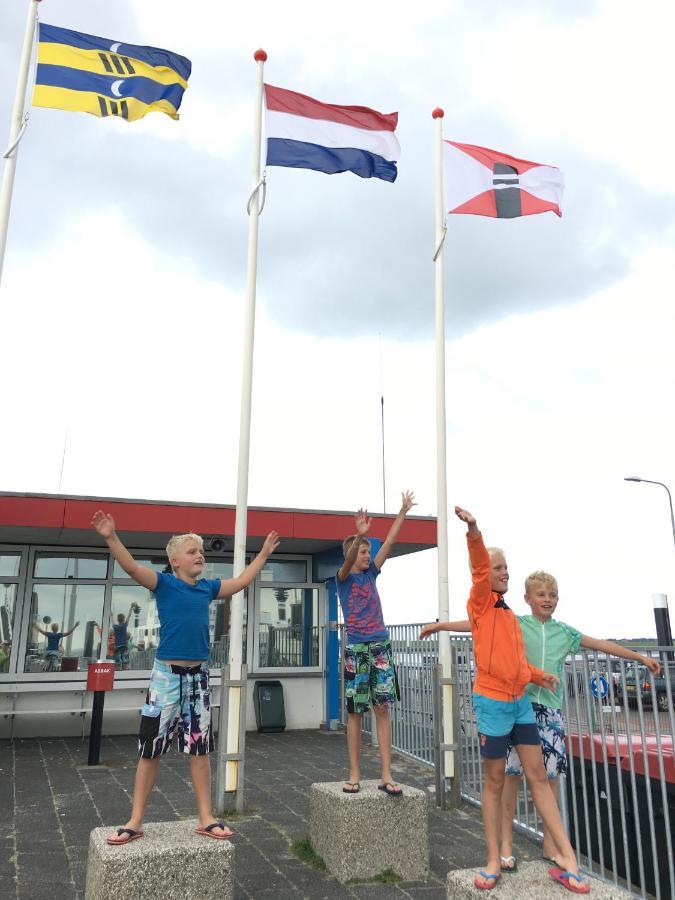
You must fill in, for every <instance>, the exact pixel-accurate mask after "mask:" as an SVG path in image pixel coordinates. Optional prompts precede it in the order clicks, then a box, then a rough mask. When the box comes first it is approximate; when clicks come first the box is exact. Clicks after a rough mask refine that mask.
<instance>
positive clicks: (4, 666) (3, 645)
mask: <svg viewBox="0 0 675 900" xmlns="http://www.w3.org/2000/svg"><path fill="white" fill-rule="evenodd" d="M16 589H17V586H16V584H0V673H3V672H9V655H10V653H11V650H12V630H13V627H14V610H15V608H16Z"/></svg>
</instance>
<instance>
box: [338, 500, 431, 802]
mask: <svg viewBox="0 0 675 900" xmlns="http://www.w3.org/2000/svg"><path fill="white" fill-rule="evenodd" d="M415 505H416V504H415V496H414V494H413V493H412V492H411V491H406V492H405V494H402V495H401V509H400V512H399V514H398V515H397V516H396V518H395V519H394V521H393V523H392V525H391V528H390V529H389V533H388V534H387V537H386V539H385V541H384V543H383V544H382V546H381V547H380V549H379V550H378V552H377V554H376V556H375V561H374V562H371V559H370V541H369V540H368V539H367V538H366V537H365V535H366V533H367V532H368V530H369V528H370V525H371V521H372V520H371V519H369V518H368V514H367V512H366V511H365V510H363V509H360V510H359V511H358V513H357V514H356V516H355V519H354V521H355V523H356V534H352V535H350V536H349V537H348V538H345V540H344V542H343V544H342V549H343V552H344V556H345V561H344V562H343V564H342V566H341V567H340V570H339V571H338V573H337V578H336V581H337V591H338V597H339V598H340V605H341V606H342V613H343V616H344V620H345V628H346V632H347V637H346V641H345V648H344V661H345V665H344V683H345V701H346V704H347V750H348V753H349V781H346V782H345V784H344V786H343V788H342V790H343V791H344V792H345V793H346V794H358V792H359V790H360V787H361V786H360V784H359V779H360V777H361V774H360V755H361V719H362V717H363V714H364V713H365V712H368V710H369V709H370V708H371V706H372V708H373V711H374V712H375V720H376V723H377V740H378V747H379V751H380V764H381V767H382V779H381V783H380V784H379V789H380V790H381V791H384V792H385V793H387V794H389V796H391V797H398V796H400V795H401V788H400V787H399V786H398V785H397V784H395V783H394V779H393V778H392V774H391V720H390V716H389V704H390V703H393V702H394V701H395V700H398V699H399V696H398V683H397V681H396V670H395V669H394V660H393V655H392V652H391V642H390V641H389V632H388V631H387V629H386V627H385V625H384V619H383V617H382V605H381V603H380V596H379V594H378V592H377V585H376V583H375V580H376V578H377V576H378V575H379V574H380V569H381V568H382V566H383V565H384V563H385V560H386V559H387V557H388V556H389V554H390V553H391V550H392V547H393V546H394V544H395V543H396V537H397V535H398V533H399V531H400V529H401V525H402V524H403V520H404V519H405V517H406V513H408V512H409V511H410V510H411V509H412V507H413V506H415Z"/></svg>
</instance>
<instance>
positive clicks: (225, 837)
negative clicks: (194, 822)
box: [195, 822, 234, 841]
mask: <svg viewBox="0 0 675 900" xmlns="http://www.w3.org/2000/svg"><path fill="white" fill-rule="evenodd" d="M214 828H222V829H223V830H225V829H226V828H227V825H226V824H225V823H224V822H211V824H210V825H207V826H206V828H195V833H196V834H202V835H204V837H210V838H213V839H214V840H215V841H229V840H230V838H233V837H234V831H232V829H231V828H227V830H228V831H229V832H230V833H229V834H214V833H213V829H214Z"/></svg>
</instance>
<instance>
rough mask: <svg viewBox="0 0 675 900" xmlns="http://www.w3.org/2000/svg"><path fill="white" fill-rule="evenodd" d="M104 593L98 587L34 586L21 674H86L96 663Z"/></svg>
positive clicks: (99, 646) (101, 586)
mask: <svg viewBox="0 0 675 900" xmlns="http://www.w3.org/2000/svg"><path fill="white" fill-rule="evenodd" d="M104 593H105V587H104V585H102V584H100V585H99V584H74V583H71V584H36V585H34V586H33V599H32V603H31V620H30V621H31V625H30V631H29V634H28V641H27V644H26V663H25V668H24V671H26V672H77V671H86V668H87V664H88V663H90V662H93V661H94V660H96V659H99V658H100V651H101V633H102V630H101V622H102V618H103V599H104Z"/></svg>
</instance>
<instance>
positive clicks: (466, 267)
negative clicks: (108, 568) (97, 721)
mask: <svg viewBox="0 0 675 900" xmlns="http://www.w3.org/2000/svg"><path fill="white" fill-rule="evenodd" d="M187 9H188V7H186V5H185V3H184V2H177V0H115V2H113V3H111V2H109V0H107V2H103V0H44V2H43V3H41V5H40V15H41V18H42V20H43V21H45V22H48V23H50V24H54V25H60V26H63V27H68V28H73V29H75V30H79V31H84V32H88V33H90V34H97V35H100V36H103V37H106V38H110V39H111V40H121V41H125V42H130V43H139V44H151V45H154V46H159V47H166V48H168V49H171V50H174V51H176V52H178V53H181V54H183V55H185V56H187V57H189V58H190V59H191V60H192V63H193V74H192V77H191V79H190V87H189V90H188V91H187V92H186V94H185V98H184V101H183V106H182V109H181V120H180V122H173V121H171V120H170V119H169V118H168V117H166V116H163V115H159V114H152V115H150V116H148V117H147V118H146V119H144V120H142V121H141V122H138V123H133V124H128V123H125V122H121V121H118V120H105V121H102V120H97V119H95V118H93V117H91V116H86V115H83V114H75V113H65V112H60V111H56V110H45V109H34V110H33V111H32V115H31V121H30V126H29V129H28V132H27V134H26V137H25V139H24V141H23V142H22V144H21V151H20V154H19V160H18V170H17V177H16V183H15V191H14V201H13V208H12V219H11V227H10V237H9V242H8V247H7V256H6V260H5V272H4V279H3V284H2V289H1V291H0V323H1V328H2V335H3V345H2V347H3V349H2V353H1V354H0V379H1V382H0V383H1V384H2V386H3V391H2V395H3V398H4V403H3V428H2V441H1V442H0V489H3V490H7V491H13V490H17V491H35V492H43V491H44V492H57V491H59V490H60V491H61V492H63V493H69V494H94V495H103V496H120V497H137V498H152V499H169V500H194V501H208V502H216V503H218V502H222V503H234V502H235V494H236V467H237V445H238V420H239V396H240V376H241V372H240V370H241V335H242V309H243V297H244V289H245V265H246V240H247V228H248V223H247V216H246V210H245V203H246V199H247V197H248V193H249V191H250V185H249V179H250V174H249V172H250V156H251V141H252V118H253V98H254V86H255V64H254V63H253V61H252V53H253V51H254V50H255V49H256V48H257V47H260V46H262V47H264V48H265V49H266V50H267V52H268V54H269V60H268V63H267V65H266V70H265V78H266V81H268V82H269V83H271V84H275V85H279V86H281V87H286V88H290V89H292V90H297V91H300V92H302V93H307V94H310V95H311V96H314V97H317V98H318V99H321V100H324V101H328V102H333V103H346V104H357V105H365V106H372V107H374V108H376V109H379V110H381V111H383V112H391V111H393V110H397V111H398V112H399V123H400V124H399V130H398V134H399V140H400V143H401V147H402V156H401V161H400V165H399V177H398V180H397V181H396V183H395V184H393V185H392V184H387V183H384V182H381V181H377V180H375V179H373V180H369V181H366V180H362V179H360V178H357V177H356V176H354V175H351V174H344V175H336V176H332V177H329V176H325V175H322V174H318V173H314V172H308V171H301V170H293V169H281V168H271V169H270V170H269V172H268V194H267V205H266V207H265V210H264V213H263V216H262V218H261V223H260V244H259V271H258V307H257V326H256V328H257V330H256V351H255V375H254V405H253V422H252V428H253V438H252V441H253V444H252V459H251V472H250V489H249V502H250V503H251V504H252V505H267V506H292V507H307V508H318V509H353V508H357V507H358V506H360V505H364V506H367V507H368V508H370V509H372V510H373V511H380V510H381V509H382V489H381V467H380V466H381V444H380V418H379V416H380V393H381V390H383V391H384V397H385V415H386V484H387V507H388V511H392V512H393V511H395V509H394V508H395V502H396V501H397V497H398V492H399V491H400V490H401V489H403V488H407V487H411V488H414V489H415V491H416V493H417V497H418V500H419V507H418V509H419V512H420V513H422V514H435V513H436V487H435V444H436V439H435V420H434V379H435V376H434V345H433V328H434V309H433V305H434V295H433V265H432V262H431V256H432V253H433V237H434V235H433V229H434V219H433V216H434V207H433V191H434V185H433V153H434V148H433V122H432V119H431V115H430V114H431V110H432V109H433V107H434V106H436V105H441V106H443V107H444V109H445V112H446V115H445V120H444V135H445V137H447V138H449V139H452V140H457V141H462V142H467V143H475V144H481V145H484V146H488V147H494V148H496V149H499V150H501V151H504V152H508V153H510V154H513V155H515V156H521V157H524V158H527V159H534V160H537V161H539V162H544V163H548V164H553V165H558V166H560V167H561V168H562V170H563V171H564V174H565V181H566V193H565V198H564V204H563V210H564V215H563V218H562V219H558V218H557V217H556V216H554V215H553V214H550V213H549V214H545V215H542V216H532V217H528V218H523V219H517V220H511V221H496V220H492V219H481V218H478V217H471V216H454V217H451V219H450V221H449V223H448V238H447V242H446V251H445V263H446V265H445V270H446V289H445V294H446V332H447V342H446V348H447V349H446V352H447V388H446V389H447V439H448V487H449V503H450V506H451V508H452V505H453V504H454V503H456V502H457V503H460V504H461V505H465V506H467V507H468V508H470V509H471V510H472V511H474V512H475V514H476V515H477V517H478V520H479V524H480V525H481V526H482V528H483V531H484V533H485V535H486V538H487V539H488V541H489V542H490V543H497V544H500V545H501V546H503V547H504V548H505V549H506V550H507V553H508V559H509V563H510V567H511V573H512V594H511V602H512V605H513V606H514V607H515V608H516V609H517V610H519V609H520V608H521V600H520V597H521V594H522V590H521V589H520V585H521V584H522V580H523V579H524V577H525V575H527V573H528V572H529V571H531V570H532V569H535V568H545V569H548V570H550V571H552V572H553V573H554V574H556V575H557V576H558V579H559V583H560V591H561V605H560V607H559V616H560V618H563V619H567V620H568V621H570V622H571V623H572V624H574V625H576V626H577V627H580V628H581V629H582V630H583V631H585V632H586V633H589V634H593V635H596V636H619V637H620V636H629V635H631V636H632V635H644V636H651V635H653V633H654V625H653V615H652V604H651V594H652V593H654V592H665V593H668V594H669V595H670V597H671V598H674V597H675V552H674V548H673V537H672V534H671V529H670V521H669V513H668V504H667V496H666V494H665V491H663V489H662V488H659V487H656V486H651V485H645V484H628V483H625V482H624V481H623V480H622V479H623V476H624V475H627V474H631V473H633V472H636V473H638V474H640V475H642V476H644V477H646V478H652V479H655V480H659V481H665V482H666V483H669V484H671V485H672V486H673V488H675V456H674V454H673V444H674V443H675V416H674V412H673V401H672V397H673V388H674V382H675V363H674V361H673V337H674V336H675V311H674V307H673V283H674V281H675V249H674V243H673V241H674V238H675V181H674V180H673V178H672V175H671V166H670V163H669V148H670V147H672V146H673V139H674V138H675V127H674V126H673V119H672V116H671V115H670V114H669V113H668V110H670V108H671V106H672V100H671V93H672V85H673V77H674V74H675V73H674V72H673V69H674V65H673V62H672V59H673V57H672V47H671V35H672V34H673V31H674V29H675V10H674V8H673V6H672V3H669V2H665V0H664V2H661V0H653V2H650V3H649V4H647V5H645V6H644V8H642V9H641V12H640V15H639V16H637V15H636V14H635V6H634V4H630V3H628V2H624V0H605V2H602V0H599V2H585V0H575V2H569V0H568V2H566V3H564V4H563V3H554V2H546V0H531V2H530V0H512V2H510V3H508V4H504V3H502V2H499V0H473V2H469V0H464V2H460V0H457V2H448V0H443V2H433V0H432V2H427V3H425V4H418V5H417V6H416V7H415V6H412V7H409V8H408V9H407V11H406V14H405V15H403V14H402V15H400V16H395V15H388V16H387V17H382V15H381V10H380V8H379V7H368V6H367V5H366V6H364V5H363V4H361V3H359V4H356V3H347V5H346V6H345V5H343V6H342V7H341V15H340V18H339V19H338V20H336V21H332V20H330V18H329V17H328V14H323V13H322V14H321V15H322V16H324V18H321V19H319V18H318V15H317V7H316V4H309V3H305V2H298V3H296V4H294V7H293V9H294V15H293V17H292V18H291V17H290V16H289V14H288V9H287V8H286V7H283V8H282V7H279V5H278V4H271V3H262V4H257V6H250V7H249V8H247V9H241V10H239V11H238V12H237V13H236V14H235V13H233V12H232V8H231V7H225V6H223V4H221V3H216V2H199V3H193V4H190V5H189V12H188V11H187ZM25 13H26V2H24V0H12V2H11V3H4V4H2V7H1V8H0V84H2V86H3V89H2V92H1V94H0V125H1V123H2V122H5V123H6V128H7V130H8V129H9V118H10V111H11V105H12V100H13V92H14V84H15V78H16V71H17V66H18V59H19V55H20V48H21V42H22V38H23V29H24V22H25ZM66 434H67V442H66V456H65V464H64V466H63V472H62V473H61V463H62V456H63V448H64V441H65V440H66ZM462 532H463V529H462V527H461V525H460V524H459V523H457V524H455V522H454V520H451V521H450V532H449V536H450V551H449V555H450V592H451V595H450V605H451V615H453V617H455V616H456V617H462V616H463V614H464V613H463V610H464V602H465V599H466V593H467V587H468V585H467V570H466V564H465V561H464V556H465V549H464V544H463V537H462ZM435 584H436V557H435V551H434V552H431V551H430V552H428V553H425V554H422V555H420V556H417V557H413V558H410V559H407V560H395V561H392V562H391V563H389V565H388V567H387V569H385V572H384V573H383V576H382V581H381V593H382V596H383V601H384V604H385V609H386V614H387V618H388V620H389V621H390V622H404V621H421V620H428V619H433V618H435V615H436V613H435V609H436V603H437V600H436V588H435ZM672 603H673V604H675V600H673V601H672ZM673 618H675V613H674V614H673Z"/></svg>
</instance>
